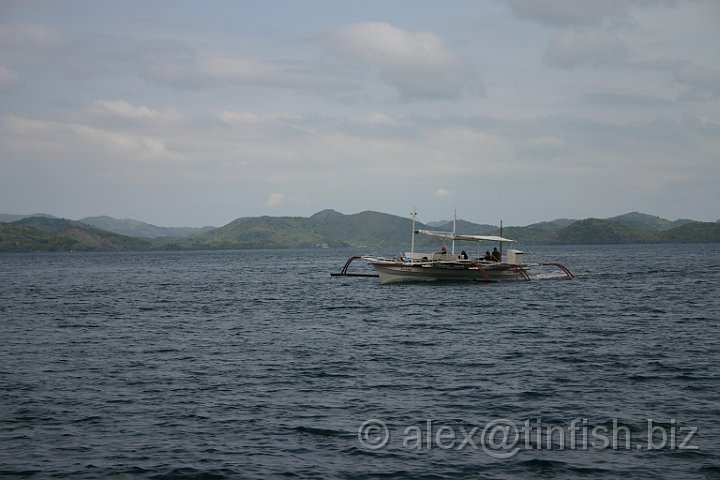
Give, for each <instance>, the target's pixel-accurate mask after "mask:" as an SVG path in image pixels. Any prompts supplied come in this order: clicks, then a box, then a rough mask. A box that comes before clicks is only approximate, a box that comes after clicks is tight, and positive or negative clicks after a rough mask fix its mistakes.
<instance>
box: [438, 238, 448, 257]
mask: <svg viewBox="0 0 720 480" xmlns="http://www.w3.org/2000/svg"><path fill="white" fill-rule="evenodd" d="M437 253H442V254H443V255H445V254H446V253H447V247H445V241H444V240H440V251H439V252H437Z"/></svg>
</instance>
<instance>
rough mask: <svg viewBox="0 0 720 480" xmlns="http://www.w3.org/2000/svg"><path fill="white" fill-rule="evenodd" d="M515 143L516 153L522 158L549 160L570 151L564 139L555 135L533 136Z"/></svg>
mask: <svg viewBox="0 0 720 480" xmlns="http://www.w3.org/2000/svg"><path fill="white" fill-rule="evenodd" d="M517 143H518V147H517V153H518V156H520V157H522V158H537V159H541V160H551V159H554V158H556V157H560V156H564V155H568V154H569V153H570V148H569V147H568V145H567V143H566V142H565V140H563V139H562V138H559V137H555V136H543V137H533V138H530V139H527V140H524V141H518V142H517Z"/></svg>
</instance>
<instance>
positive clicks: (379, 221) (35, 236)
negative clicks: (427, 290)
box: [0, 209, 720, 252]
mask: <svg viewBox="0 0 720 480" xmlns="http://www.w3.org/2000/svg"><path fill="white" fill-rule="evenodd" d="M8 217H10V218H12V216H9V215H6V216H4V217H2V218H8ZM88 218H89V219H88ZM88 218H85V219H83V220H85V221H88V222H94V223H96V225H100V224H102V222H101V221H108V222H109V223H110V224H111V225H112V226H114V227H118V222H120V223H121V224H122V225H124V226H125V227H124V228H128V229H130V230H132V231H133V232H134V236H129V235H122V234H119V233H115V232H110V231H107V230H104V229H101V228H97V227H94V226H89V225H86V224H85V223H83V222H81V221H73V220H67V219H58V218H55V217H49V216H42V215H34V216H27V217H24V218H22V219H20V220H16V221H14V222H12V223H0V251H6V252H7V251H71V250H75V251H98V250H109V251H112V250H146V249H165V250H175V249H177V250H193V249H257V248H307V247H316V246H323V247H325V246H328V247H355V248H362V249H365V250H369V251H375V250H379V249H385V250H387V249H388V248H397V249H398V250H399V251H403V250H404V249H407V247H408V246H409V244H410V240H411V238H410V237H411V235H410V231H411V229H412V220H411V219H410V218H407V217H398V216H395V215H390V214H386V213H381V212H373V211H364V212H360V213H355V214H351V215H345V214H343V213H340V212H337V211H335V210H330V209H328V210H322V211H320V212H317V213H316V214H314V215H312V216H310V217H271V216H262V217H242V218H238V219H236V220H233V221H232V222H230V223H228V224H227V225H224V226H222V227H220V228H212V227H205V228H207V229H208V230H206V231H203V229H202V228H201V229H190V230H188V231H185V232H183V233H189V235H186V236H180V235H178V232H177V230H178V229H174V228H163V227H155V226H153V225H150V224H146V223H144V222H138V221H135V220H122V221H117V219H112V218H111V217H88ZM98 219H99V220H98ZM108 219H109V220H108ZM433 225H434V226H429V225H425V224H423V223H421V222H417V223H416V225H415V228H416V229H431V230H444V231H452V228H453V222H452V221H450V222H446V223H444V224H441V223H440V222H437V223H434V224H433ZM133 226H135V227H136V228H135V229H134V230H133V229H132V227H133ZM150 227H154V228H155V229H161V230H153V229H151V230H150V232H148V231H147V230H144V229H148V228H150ZM180 230H182V229H180ZM457 231H458V232H459V233H472V234H486V235H488V234H489V235H497V234H499V233H500V229H499V227H497V226H494V225H487V224H476V223H473V222H468V221H466V220H461V219H458V220H457ZM159 232H164V233H170V232H172V233H170V235H164V236H159V237H155V238H151V237H149V236H148V237H146V238H138V237H139V236H140V235H141V234H142V235H149V234H153V235H154V234H157V233H159ZM193 232H194V233H193ZM502 234H503V236H505V237H507V238H512V239H514V240H517V241H519V242H524V243H546V244H619V243H661V242H666V243H693V242H698V243H715V242H720V222H696V221H693V220H685V219H683V220H675V221H669V220H665V219H662V218H660V217H656V216H652V215H647V214H642V213H638V212H631V213H628V214H625V215H619V216H617V217H612V218H608V219H597V218H588V219H583V220H571V219H556V220H552V221H548V222H539V223H535V224H532V225H527V226H509V227H505V228H504V229H503V231H502ZM416 246H417V247H418V248H434V247H436V246H437V241H436V240H435V239H433V238H428V237H425V236H422V235H421V236H417V237H416Z"/></svg>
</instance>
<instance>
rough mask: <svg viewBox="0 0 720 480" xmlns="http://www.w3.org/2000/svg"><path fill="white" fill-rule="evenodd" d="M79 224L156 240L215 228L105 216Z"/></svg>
mask: <svg viewBox="0 0 720 480" xmlns="http://www.w3.org/2000/svg"><path fill="white" fill-rule="evenodd" d="M79 221H80V222H82V223H84V224H86V225H90V226H92V227H95V228H100V229H102V230H107V231H108V232H113V233H119V234H120V235H127V236H130V237H140V238H158V237H188V236H190V235H194V234H196V233H205V232H209V231H210V230H213V229H215V228H216V227H158V226H156V225H152V224H150V223H145V222H141V221H139V220H133V219H131V218H113V217H108V216H106V215H103V216H99V217H85V218H81V219H80V220H79Z"/></svg>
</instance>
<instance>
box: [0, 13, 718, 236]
mask: <svg viewBox="0 0 720 480" xmlns="http://www.w3.org/2000/svg"><path fill="white" fill-rule="evenodd" d="M719 183H720V2H717V1H713V0H708V1H701V0H698V1H693V0H687V1H671V0H662V1H653V0H641V1H640V0H639V1H630V0H626V1H616V0H592V1H587V2H584V1H579V0H506V1H505V0H496V1H492V0H490V1H477V0H468V1H459V0H458V1H452V2H438V1H397V0H394V1H387V0H381V1H368V0H362V1H336V0H327V1H311V0H307V1H295V0H292V1H291V0H287V1H272V0H258V1H215V0H213V1H187V2H185V1H174V0H173V1H159V0H150V1H148V0H142V1H136V0H123V1H97V0H92V1H62V0H57V1H33V0H22V1H13V0H3V1H2V2H0V212H1V213H32V212H46V213H50V214H53V215H57V216H62V217H67V218H76V219H77V218H81V217H84V216H90V215H101V214H106V215H111V216H114V217H118V218H135V219H139V220H143V221H147V222H150V223H154V224H156V225H162V226H180V225H183V226H199V225H216V226H219V225H223V224H225V223H227V222H229V221H231V220H233V219H235V218H237V217H242V216H256V215H274V216H279V215H293V216H309V215H311V214H313V213H315V212H317V211H319V210H322V209H325V208H332V209H335V210H339V211H341V212H343V213H347V214H349V213H356V212H359V211H363V210H376V211H381V212H387V213H392V214H397V215H403V216H407V215H408V214H409V212H410V211H411V210H412V208H413V207H416V208H417V210H418V212H419V219H420V220H422V221H430V220H438V219H443V218H450V217H451V216H452V212H453V209H454V208H456V207H457V211H458V216H460V217H461V218H465V219H468V220H471V221H476V222H480V223H493V224H497V223H498V221H499V220H500V218H502V219H503V221H504V223H505V224H506V225H525V224H529V223H533V222H536V221H541V220H551V219H554V218H558V217H566V218H586V217H609V216H614V215H618V214H622V213H626V212H629V211H642V212H646V213H651V214H654V215H660V216H663V217H666V218H669V219H676V218H685V217H690V218H694V219H698V220H709V221H714V220H716V219H718V218H720V212H719V210H720V209H719V206H720V188H719V187H718V185H719Z"/></svg>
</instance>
